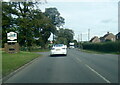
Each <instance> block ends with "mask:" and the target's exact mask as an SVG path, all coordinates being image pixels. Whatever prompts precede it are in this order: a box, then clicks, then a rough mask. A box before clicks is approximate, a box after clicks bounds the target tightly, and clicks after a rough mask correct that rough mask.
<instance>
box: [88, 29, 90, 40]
mask: <svg viewBox="0 0 120 85" xmlns="http://www.w3.org/2000/svg"><path fill="white" fill-rule="evenodd" d="M89 40H90V29H88V41H89Z"/></svg>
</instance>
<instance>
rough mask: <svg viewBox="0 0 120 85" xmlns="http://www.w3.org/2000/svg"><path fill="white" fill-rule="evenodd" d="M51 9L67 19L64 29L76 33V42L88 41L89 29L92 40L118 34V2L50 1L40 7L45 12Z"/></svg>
mask: <svg viewBox="0 0 120 85" xmlns="http://www.w3.org/2000/svg"><path fill="white" fill-rule="evenodd" d="M50 7H56V8H57V9H58V11H59V12H60V14H61V16H62V17H63V18H65V25H64V27H65V28H69V29H72V30H73V31H74V33H75V36H74V39H76V40H81V37H82V41H88V29H90V39H91V38H92V37H94V36H98V37H102V36H104V35H105V34H106V33H107V32H110V33H113V34H117V33H118V0H84V1H83V0H68V1H67V0H66V1H65V0H58V1H54V0H48V1H47V3H46V4H44V5H40V6H39V8H40V9H42V11H43V12H44V11H45V8H50ZM81 35H82V36H81ZM51 39H52V36H51V38H50V40H51Z"/></svg>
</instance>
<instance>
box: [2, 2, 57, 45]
mask: <svg viewBox="0 0 120 85" xmlns="http://www.w3.org/2000/svg"><path fill="white" fill-rule="evenodd" d="M2 5H3V12H2V15H3V18H2V19H3V20H4V21H3V22H4V24H2V28H3V31H4V32H7V31H8V30H9V29H11V28H12V29H13V28H14V29H15V31H17V32H18V37H19V38H18V42H19V43H20V45H21V46H32V44H33V43H35V44H36V40H35V38H36V37H37V38H39V39H38V40H39V41H40V39H42V41H40V42H41V43H45V44H46V42H47V40H48V38H49V37H50V33H51V32H53V31H54V30H55V26H54V25H53V24H52V22H51V20H50V19H49V18H48V17H46V16H45V15H44V14H43V13H42V12H41V10H39V9H34V6H35V3H33V2H9V3H8V2H7V3H3V4H2ZM11 10H12V11H11ZM5 13H6V14H5ZM4 32H3V35H5V34H6V33H4ZM3 38H5V39H6V36H5V37H3ZM37 42H38V41H37ZM41 46H43V45H41Z"/></svg>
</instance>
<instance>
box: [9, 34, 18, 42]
mask: <svg viewBox="0 0 120 85" xmlns="http://www.w3.org/2000/svg"><path fill="white" fill-rule="evenodd" d="M7 39H8V40H10V41H8V42H16V41H14V40H16V39H17V33H15V32H9V33H7Z"/></svg>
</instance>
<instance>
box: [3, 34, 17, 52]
mask: <svg viewBox="0 0 120 85" xmlns="http://www.w3.org/2000/svg"><path fill="white" fill-rule="evenodd" d="M5 52H7V53H18V52H19V43H17V33H15V32H9V33H7V43H5Z"/></svg>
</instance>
